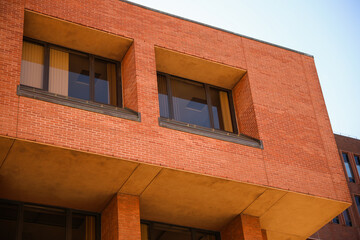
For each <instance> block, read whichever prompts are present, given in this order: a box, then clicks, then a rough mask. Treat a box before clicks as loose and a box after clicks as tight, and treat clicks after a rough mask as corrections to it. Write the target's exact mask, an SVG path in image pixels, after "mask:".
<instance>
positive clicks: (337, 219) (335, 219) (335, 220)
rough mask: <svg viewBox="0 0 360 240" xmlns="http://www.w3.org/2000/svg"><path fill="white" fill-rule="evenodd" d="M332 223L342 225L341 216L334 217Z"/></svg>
mask: <svg viewBox="0 0 360 240" xmlns="http://www.w3.org/2000/svg"><path fill="white" fill-rule="evenodd" d="M332 222H333V223H336V224H340V220H339V216H336V217H334V218H333V220H332Z"/></svg>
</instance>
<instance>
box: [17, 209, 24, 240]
mask: <svg viewBox="0 0 360 240" xmlns="http://www.w3.org/2000/svg"><path fill="white" fill-rule="evenodd" d="M16 224H17V225H16V240H22V231H23V224H24V204H23V203H20V204H19V206H18V216H17V222H16Z"/></svg>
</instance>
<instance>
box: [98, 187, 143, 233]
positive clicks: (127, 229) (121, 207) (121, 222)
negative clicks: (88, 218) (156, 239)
mask: <svg viewBox="0 0 360 240" xmlns="http://www.w3.org/2000/svg"><path fill="white" fill-rule="evenodd" d="M101 239H102V240H141V232H140V210H139V197H137V196H132V195H125V194H117V195H115V196H114V197H113V199H112V200H111V201H110V203H109V204H108V205H107V206H106V208H105V209H104V210H103V211H102V213H101Z"/></svg>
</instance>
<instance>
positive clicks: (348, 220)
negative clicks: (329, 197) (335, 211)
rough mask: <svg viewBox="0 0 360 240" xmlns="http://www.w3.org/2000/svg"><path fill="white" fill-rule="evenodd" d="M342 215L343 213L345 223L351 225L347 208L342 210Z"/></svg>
mask: <svg viewBox="0 0 360 240" xmlns="http://www.w3.org/2000/svg"><path fill="white" fill-rule="evenodd" d="M343 215H344V219H345V225H346V226H350V227H351V226H352V222H351V218H350V212H349V210H348V209H346V210H345V211H344V212H343Z"/></svg>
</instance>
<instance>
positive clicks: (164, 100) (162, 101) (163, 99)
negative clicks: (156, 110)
mask: <svg viewBox="0 0 360 240" xmlns="http://www.w3.org/2000/svg"><path fill="white" fill-rule="evenodd" d="M157 78H158V91H159V95H158V96H159V107H160V117H164V118H169V117H170V115H169V100H168V92H167V84H166V77H165V76H164V75H161V74H158V76H157Z"/></svg>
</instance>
